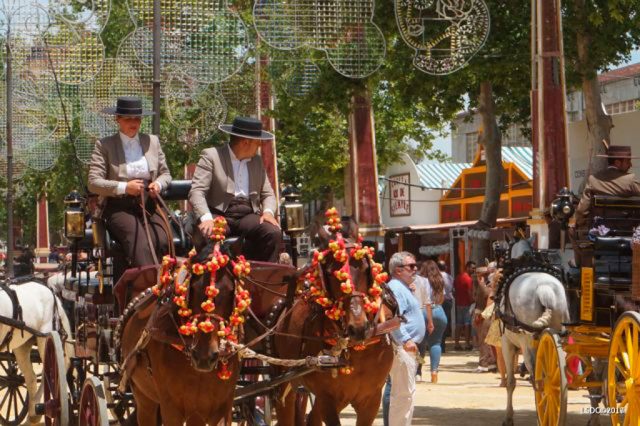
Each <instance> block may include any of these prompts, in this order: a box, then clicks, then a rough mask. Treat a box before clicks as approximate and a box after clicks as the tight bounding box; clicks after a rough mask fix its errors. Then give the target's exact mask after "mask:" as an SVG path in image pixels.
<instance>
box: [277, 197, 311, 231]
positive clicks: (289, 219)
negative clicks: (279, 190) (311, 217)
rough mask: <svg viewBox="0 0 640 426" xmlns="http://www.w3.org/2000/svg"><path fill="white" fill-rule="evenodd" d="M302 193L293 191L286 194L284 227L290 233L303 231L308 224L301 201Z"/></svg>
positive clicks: (283, 207) (283, 208) (283, 209)
mask: <svg viewBox="0 0 640 426" xmlns="http://www.w3.org/2000/svg"><path fill="white" fill-rule="evenodd" d="M299 198H300V194H296V193H291V194H287V195H285V196H284V199H285V202H284V203H283V205H282V212H283V222H284V223H283V224H282V225H283V229H284V230H285V231H287V232H289V233H295V232H302V231H304V228H305V226H306V224H305V220H304V205H303V204H302V203H301V202H300V201H299Z"/></svg>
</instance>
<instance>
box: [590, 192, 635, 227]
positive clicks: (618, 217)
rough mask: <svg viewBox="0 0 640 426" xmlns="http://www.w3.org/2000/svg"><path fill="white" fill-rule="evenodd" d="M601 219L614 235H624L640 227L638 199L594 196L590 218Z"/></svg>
mask: <svg viewBox="0 0 640 426" xmlns="http://www.w3.org/2000/svg"><path fill="white" fill-rule="evenodd" d="M596 216H599V217H602V218H604V220H605V223H606V224H607V227H609V228H611V229H612V231H613V233H615V234H616V235H626V234H629V233H630V232H631V231H633V228H635V227H636V226H638V225H640V197H616V196H612V195H595V196H594V197H593V205H592V208H591V217H592V218H594V217H596Z"/></svg>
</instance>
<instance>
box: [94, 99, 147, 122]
mask: <svg viewBox="0 0 640 426" xmlns="http://www.w3.org/2000/svg"><path fill="white" fill-rule="evenodd" d="M102 112H104V113H107V114H113V115H122V116H124V117H142V116H147V115H153V114H155V113H154V112H153V111H147V110H145V109H143V108H142V99H140V98H138V97H137V96H122V97H120V98H118V100H117V102H116V106H115V107H109V108H105V109H103V110H102Z"/></svg>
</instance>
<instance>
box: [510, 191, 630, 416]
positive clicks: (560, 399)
mask: <svg viewBox="0 0 640 426" xmlns="http://www.w3.org/2000/svg"><path fill="white" fill-rule="evenodd" d="M592 203H593V207H592V209H591V210H592V213H591V215H592V219H595V221H596V222H595V225H596V226H595V228H594V229H592V230H590V231H584V232H577V233H576V235H575V238H574V239H573V244H574V248H577V250H576V261H577V262H579V263H578V265H579V268H578V267H571V266H569V267H567V266H566V265H565V266H562V262H560V261H559V260H557V261H554V260H553V254H555V255H556V258H558V256H557V255H558V254H560V253H559V252H557V251H556V252H553V251H548V252H546V253H545V252H544V251H543V252H537V253H536V254H535V255H534V256H533V257H530V258H529V259H527V260H524V261H521V262H520V265H519V266H517V267H520V268H525V269H528V270H536V268H537V269H541V270H546V271H547V273H549V274H552V275H554V276H556V277H557V278H558V279H560V281H561V282H563V283H564V286H565V291H566V296H567V302H568V308H569V317H570V318H569V321H568V322H567V323H565V324H564V331H559V330H552V329H549V328H548V329H546V330H544V331H543V332H542V333H541V334H539V335H538V337H537V338H536V339H535V345H536V346H537V351H536V358H535V371H534V372H533V375H532V379H533V387H534V391H535V401H536V411H537V414H538V419H539V424H541V425H562V424H564V423H565V419H566V411H567V394H568V390H575V389H587V390H588V391H589V398H590V400H591V408H592V410H591V414H592V415H597V414H600V413H602V414H608V415H609V416H610V419H611V423H612V424H614V425H617V424H625V425H626V424H639V422H640V409H639V408H638V407H640V405H639V404H640V393H638V384H639V383H640V382H639V381H640V376H639V372H640V357H639V356H640V313H639V312H640V309H639V306H640V305H639V304H638V301H639V300H640V298H639V296H640V287H638V285H639V284H640V271H638V270H637V265H636V264H634V263H633V261H632V259H633V247H632V235H633V230H634V228H635V227H637V226H638V225H640V198H621V197H614V196H604V195H596V196H594V199H593V201H592ZM551 210H552V215H553V216H554V217H555V218H556V219H557V220H559V221H560V222H561V223H564V224H566V223H567V221H568V219H569V218H570V217H571V216H572V215H573V212H574V208H573V200H572V195H571V194H570V193H568V191H567V192H564V193H561V194H560V198H558V199H557V200H555V201H554V203H553V205H552V209H551ZM636 250H639V249H636ZM517 267H516V269H517ZM633 269H636V270H635V271H634V272H635V273H632V270H633ZM601 402H602V403H603V404H604V408H602V407H600V403H601Z"/></svg>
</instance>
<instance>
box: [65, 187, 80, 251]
mask: <svg viewBox="0 0 640 426" xmlns="http://www.w3.org/2000/svg"><path fill="white" fill-rule="evenodd" d="M84 201H85V200H84V198H82V196H81V195H80V194H79V193H78V191H71V192H70V193H69V194H68V195H67V196H66V197H64V203H65V205H66V208H65V210H64V236H65V237H66V238H67V239H70V240H72V239H80V238H84V236H85V229H84V228H85V226H84V225H85V222H84Z"/></svg>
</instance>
